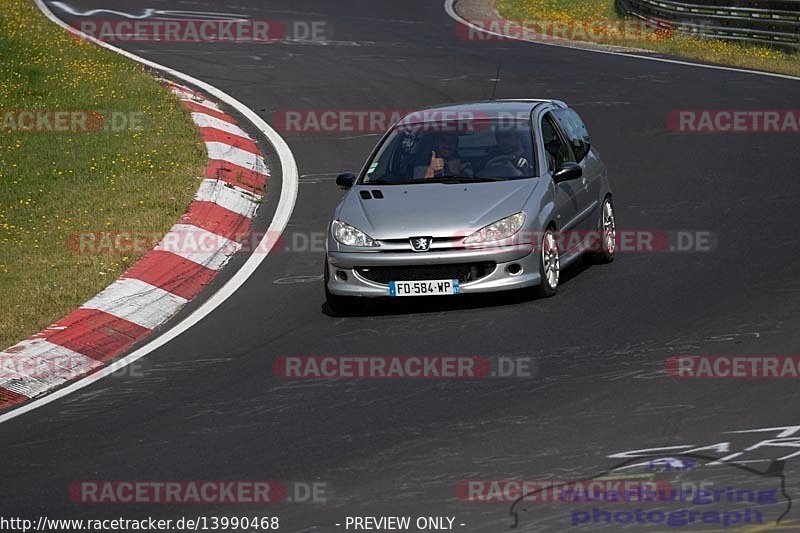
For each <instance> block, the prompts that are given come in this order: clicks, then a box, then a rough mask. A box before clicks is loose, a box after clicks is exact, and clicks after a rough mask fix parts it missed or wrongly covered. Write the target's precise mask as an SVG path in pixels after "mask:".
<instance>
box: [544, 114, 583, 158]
mask: <svg viewBox="0 0 800 533" xmlns="http://www.w3.org/2000/svg"><path fill="white" fill-rule="evenodd" d="M542 142H543V143H544V149H545V152H547V161H548V166H549V168H550V170H551V171H555V170H556V169H557V168H559V167H560V166H561V165H563V164H564V163H569V162H574V161H575V158H574V157H573V155H572V150H570V148H569V145H568V144H566V142H564V139H562V137H561V135H560V134H559V132H558V128H557V127H556V125H555V122H554V121H553V117H552V113H547V114H546V115H545V116H544V119H543V120H542Z"/></svg>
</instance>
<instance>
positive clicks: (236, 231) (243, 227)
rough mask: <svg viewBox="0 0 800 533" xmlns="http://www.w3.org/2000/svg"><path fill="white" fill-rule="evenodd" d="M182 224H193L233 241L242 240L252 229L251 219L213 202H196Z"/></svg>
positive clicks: (190, 206)
mask: <svg viewBox="0 0 800 533" xmlns="http://www.w3.org/2000/svg"><path fill="white" fill-rule="evenodd" d="M180 223H181V224H192V225H194V226H197V227H198V228H202V229H204V230H206V231H210V232H211V233H214V234H216V235H220V236H222V237H225V238H226V239H230V240H232V241H237V242H238V241H239V240H241V237H242V234H244V233H247V231H248V230H249V229H250V219H249V218H247V217H246V216H243V215H240V214H239V213H235V212H233V211H231V210H230V209H225V208H224V207H222V206H221V205H218V204H215V203H213V202H201V201H197V200H196V201H194V202H192V203H191V204H190V205H189V211H187V212H186V213H185V214H184V215H183V216H182V217H181V220H180Z"/></svg>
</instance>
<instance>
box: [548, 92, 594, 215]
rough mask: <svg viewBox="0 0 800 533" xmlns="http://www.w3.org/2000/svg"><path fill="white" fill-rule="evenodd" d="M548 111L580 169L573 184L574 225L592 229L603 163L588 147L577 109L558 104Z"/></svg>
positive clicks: (587, 138) (585, 131)
mask: <svg viewBox="0 0 800 533" xmlns="http://www.w3.org/2000/svg"><path fill="white" fill-rule="evenodd" d="M552 115H553V118H555V120H556V122H557V124H558V126H559V128H560V130H561V132H562V134H563V135H564V137H566V140H567V142H568V143H569V145H570V148H571V149H572V154H573V155H574V156H575V161H576V162H577V163H578V164H579V165H580V166H581V168H582V169H583V175H582V176H581V178H580V186H578V187H576V189H577V190H576V195H577V200H578V204H579V207H578V220H577V221H576V228H578V229H581V230H594V229H596V228H595V226H596V223H597V209H598V208H599V204H600V201H599V196H600V187H601V182H602V172H603V167H602V165H601V164H600V162H599V160H598V159H597V157H596V156H595V154H594V152H592V150H591V144H590V142H589V131H588V130H587V128H586V125H585V124H584V123H583V120H581V118H580V116H579V115H578V113H576V112H575V111H574V110H573V109H569V108H561V109H554V110H553V111H552ZM575 181H576V182H577V181H578V180H575Z"/></svg>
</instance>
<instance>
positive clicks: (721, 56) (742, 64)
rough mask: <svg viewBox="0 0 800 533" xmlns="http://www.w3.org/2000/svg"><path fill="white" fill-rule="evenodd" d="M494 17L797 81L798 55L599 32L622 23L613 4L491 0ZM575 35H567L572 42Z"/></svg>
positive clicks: (752, 47) (590, 0) (573, 0)
mask: <svg viewBox="0 0 800 533" xmlns="http://www.w3.org/2000/svg"><path fill="white" fill-rule="evenodd" d="M495 1H496V6H497V11H498V12H499V14H500V16H502V17H503V18H506V19H508V20H511V21H525V22H527V21H548V23H559V24H563V25H566V27H568V28H578V29H579V30H580V28H587V27H591V28H600V29H601V30H600V31H594V32H593V33H592V34H591V35H592V36H591V38H590V39H585V40H591V42H595V43H602V44H613V45H618V46H628V47H633V48H643V49H647V50H654V51H656V52H661V53H664V54H670V55H676V56H683V57H688V58H692V59H698V60H700V61H705V62H709V63H717V64H722V65H730V66H734V67H739V68H747V69H754V70H764V71H769V72H779V73H783V74H792V75H796V76H800V53H787V52H783V51H781V50H777V49H774V48H771V47H768V46H759V45H751V44H745V43H737V42H728V41H721V40H715V39H702V38H696V37H687V36H681V35H678V34H674V35H664V34H662V33H660V32H659V33H656V32H653V33H652V34H644V33H642V32H635V31H634V32H628V35H625V36H624V38H620V32H614V31H608V32H604V31H602V28H618V27H619V25H620V23H621V22H622V21H625V20H627V19H625V18H623V17H621V16H620V15H619V14H617V12H616V10H615V9H614V0H495ZM581 33H584V34H588V32H581V31H574V32H568V35H571V36H573V38H575V39H576V40H584V39H581V38H580V35H581Z"/></svg>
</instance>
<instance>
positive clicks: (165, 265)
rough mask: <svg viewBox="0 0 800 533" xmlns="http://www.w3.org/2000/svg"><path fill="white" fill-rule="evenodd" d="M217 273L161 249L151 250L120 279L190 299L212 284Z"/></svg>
mask: <svg viewBox="0 0 800 533" xmlns="http://www.w3.org/2000/svg"><path fill="white" fill-rule="evenodd" d="M216 275H217V271H216V270H211V269H210V268H206V267H204V266H203V265H200V264H198V263H195V262H194V261H192V260H190V259H186V258H185V257H181V256H179V255H177V254H173V253H172V252H166V251H164V250H153V251H151V252H149V253H148V254H147V255H145V256H144V257H143V258H142V259H141V260H139V262H137V263H136V264H135V265H133V266H132V267H131V268H129V269H128V271H127V272H125V274H123V275H122V277H123V278H134V279H138V280H141V281H144V282H145V283H149V284H150V285H153V286H154V287H158V288H159V289H163V290H165V291H168V292H171V293H172V294H175V295H176V296H180V297H181V298H185V299H187V300H191V299H192V298H194V297H195V296H197V295H198V294H199V293H200V291H201V290H203V287H205V286H206V285H208V284H209V283H211V280H212V279H214V276H216Z"/></svg>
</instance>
